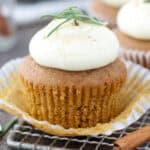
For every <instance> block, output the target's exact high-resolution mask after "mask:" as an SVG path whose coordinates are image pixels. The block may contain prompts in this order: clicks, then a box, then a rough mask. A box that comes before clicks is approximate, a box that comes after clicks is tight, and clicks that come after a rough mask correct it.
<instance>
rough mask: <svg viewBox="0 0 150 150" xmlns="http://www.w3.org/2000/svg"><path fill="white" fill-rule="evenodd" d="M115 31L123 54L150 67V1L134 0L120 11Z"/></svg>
mask: <svg viewBox="0 0 150 150" xmlns="http://www.w3.org/2000/svg"><path fill="white" fill-rule="evenodd" d="M117 25H118V28H117V29H115V33H116V35H117V37H118V39H119V42H120V44H121V47H122V48H123V49H124V51H123V56H124V57H125V58H127V59H130V60H133V61H134V62H136V63H139V64H142V65H144V66H146V67H148V68H150V1H148V0H145V1H144V0H133V1H131V2H129V3H128V4H126V5H125V6H124V7H122V8H121V10H120V11H119V13H118V17H117Z"/></svg>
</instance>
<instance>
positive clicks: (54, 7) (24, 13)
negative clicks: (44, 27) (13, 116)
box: [14, 0, 91, 25]
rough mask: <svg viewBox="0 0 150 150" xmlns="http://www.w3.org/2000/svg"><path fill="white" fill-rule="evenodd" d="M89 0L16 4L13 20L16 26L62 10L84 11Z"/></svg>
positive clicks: (60, 0)
mask: <svg viewBox="0 0 150 150" xmlns="http://www.w3.org/2000/svg"><path fill="white" fill-rule="evenodd" d="M90 1H91V0H83V1H82V0H58V1H49V2H48V1H44V2H42V1H41V2H38V3H35V4H34V3H33V4H32V3H31V4H26V5H25V4H24V5H23V4H17V5H16V8H15V12H14V19H15V21H16V23H17V24H19V25H24V24H28V23H32V22H35V21H40V17H41V16H43V15H47V14H53V13H57V12H59V11H62V10H63V9H64V8H67V7H70V6H77V7H80V8H82V9H84V10H86V9H87V8H88V5H89V3H90Z"/></svg>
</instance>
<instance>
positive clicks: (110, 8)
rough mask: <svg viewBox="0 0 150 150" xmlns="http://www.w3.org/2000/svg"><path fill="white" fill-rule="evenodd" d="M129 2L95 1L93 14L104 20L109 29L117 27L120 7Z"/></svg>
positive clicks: (115, 0)
mask: <svg viewBox="0 0 150 150" xmlns="http://www.w3.org/2000/svg"><path fill="white" fill-rule="evenodd" d="M128 1H129V0H93V2H92V12H93V13H94V14H95V15H96V16H97V17H99V18H101V19H102V20H104V21H106V22H108V24H109V27H110V28H113V27H115V26H116V16H117V13H118V10H119V8H120V7H122V6H123V5H124V4H125V3H127V2H128Z"/></svg>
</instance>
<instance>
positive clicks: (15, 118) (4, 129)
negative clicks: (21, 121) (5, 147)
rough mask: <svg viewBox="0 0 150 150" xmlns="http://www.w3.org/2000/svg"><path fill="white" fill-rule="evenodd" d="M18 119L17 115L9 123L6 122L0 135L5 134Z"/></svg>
mask: <svg viewBox="0 0 150 150" xmlns="http://www.w3.org/2000/svg"><path fill="white" fill-rule="evenodd" d="M16 121H17V117H13V118H12V119H11V120H10V121H9V122H8V123H6V124H5V125H4V126H2V131H1V132H0V137H2V136H3V135H5V134H6V133H7V131H8V130H9V129H10V128H11V127H12V126H13V125H14V123H15V122H16Z"/></svg>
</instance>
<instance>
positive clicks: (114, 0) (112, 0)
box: [102, 0, 129, 8]
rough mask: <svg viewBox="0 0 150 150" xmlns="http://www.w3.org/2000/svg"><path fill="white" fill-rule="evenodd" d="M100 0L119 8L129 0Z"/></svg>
mask: <svg viewBox="0 0 150 150" xmlns="http://www.w3.org/2000/svg"><path fill="white" fill-rule="evenodd" d="M102 1H103V2H104V3H105V4H107V5H109V6H111V7H114V8H120V7H121V6H122V5H124V4H125V3H127V2H128V1H129V0H102Z"/></svg>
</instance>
